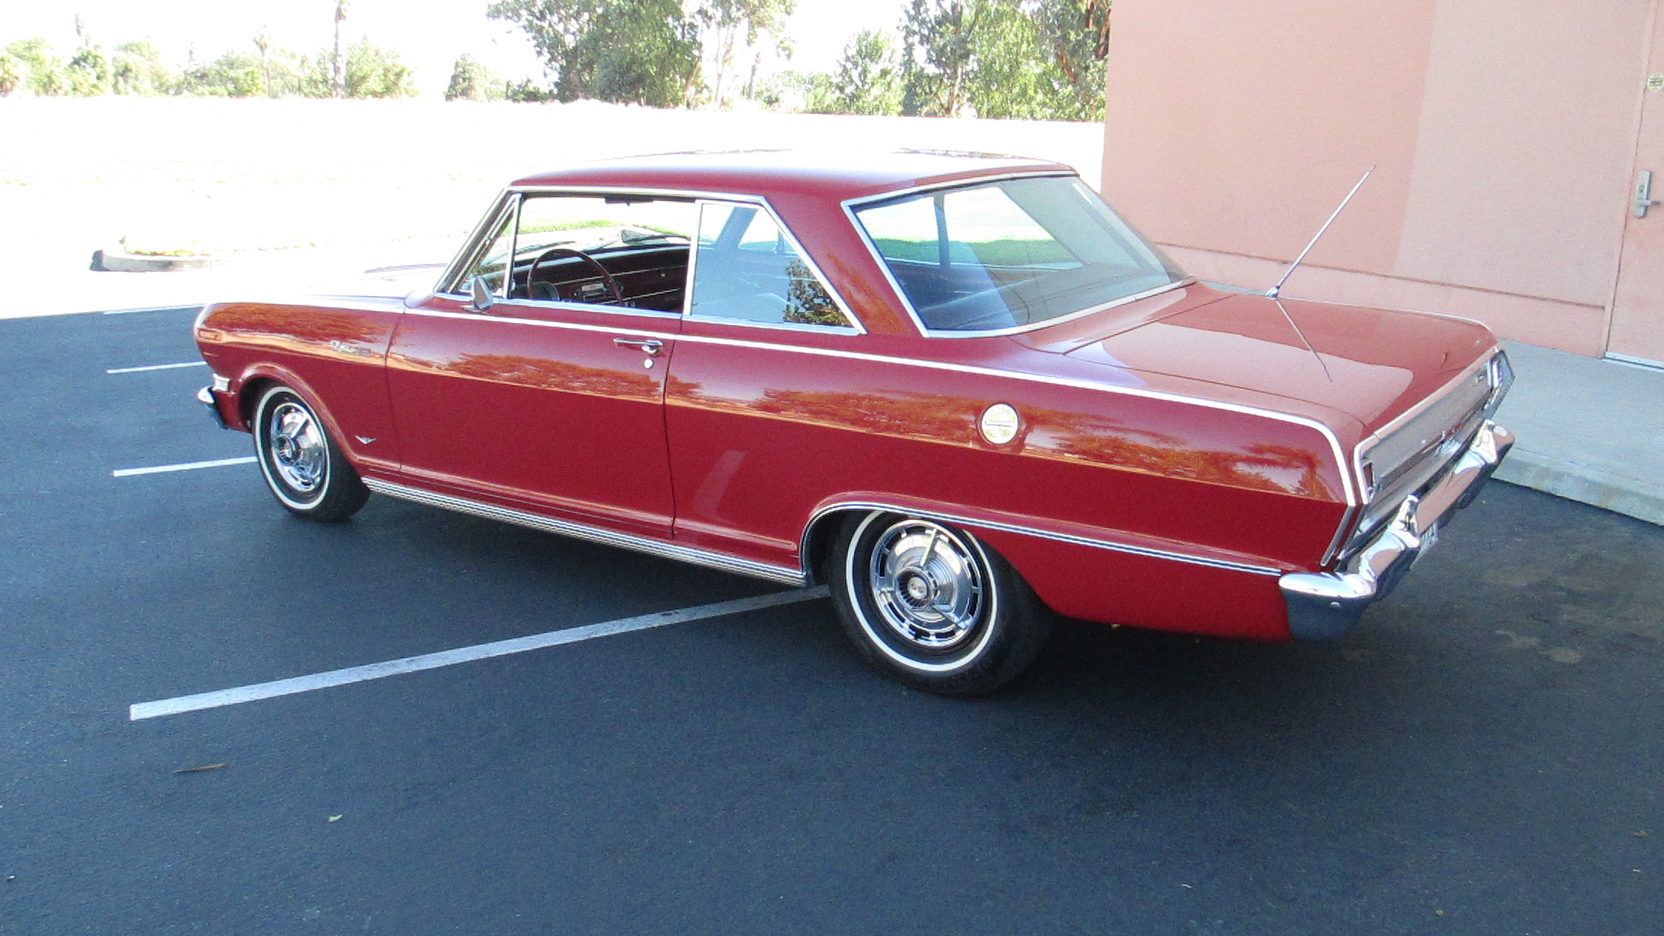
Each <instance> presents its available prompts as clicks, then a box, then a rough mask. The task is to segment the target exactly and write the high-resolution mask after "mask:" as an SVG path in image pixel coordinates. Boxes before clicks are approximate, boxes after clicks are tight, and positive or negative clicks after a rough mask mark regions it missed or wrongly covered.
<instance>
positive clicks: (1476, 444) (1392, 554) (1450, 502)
mask: <svg viewBox="0 0 1664 936" xmlns="http://www.w3.org/2000/svg"><path fill="white" fill-rule="evenodd" d="M1513 445H1514V434H1513V433H1512V432H1509V431H1508V430H1507V429H1504V428H1503V427H1501V426H1499V425H1497V424H1496V423H1494V422H1492V421H1490V420H1486V421H1485V423H1484V425H1482V426H1480V427H1479V432H1478V433H1477V434H1476V435H1475V436H1474V438H1473V442H1472V443H1471V444H1470V445H1469V446H1468V448H1467V451H1465V452H1463V453H1462V454H1461V455H1460V456H1458V457H1457V458H1456V459H1455V460H1454V461H1452V462H1451V463H1450V466H1449V467H1448V468H1446V469H1445V471H1444V473H1443V474H1441V475H1440V476H1439V477H1438V478H1436V479H1435V480H1434V481H1433V482H1432V483H1431V484H1430V485H1428V487H1427V488H1425V489H1424V490H1423V491H1422V492H1421V493H1420V494H1418V495H1412V496H1411V497H1409V498H1406V499H1405V501H1404V504H1403V506H1401V507H1400V508H1399V509H1398V513H1396V514H1394V515H1393V518H1392V519H1391V520H1389V521H1387V522H1386V523H1385V524H1383V525H1382V528H1381V531H1380V532H1379V533H1377V534H1375V536H1374V537H1372V538H1371V539H1370V541H1369V542H1368V543H1366V544H1365V545H1364V546H1363V547H1362V548H1361V549H1359V550H1358V551H1357V552H1356V553H1354V554H1353V555H1352V557H1351V559H1349V560H1347V561H1346V563H1345V565H1344V566H1343V567H1342V568H1341V569H1339V570H1336V571H1334V572H1291V573H1289V574H1287V575H1284V576H1283V577H1282V578H1280V579H1278V581H1277V583H1278V585H1279V586H1280V587H1281V588H1282V590H1283V600H1284V601H1285V602H1286V603H1287V605H1288V630H1289V634H1290V636H1292V637H1294V639H1296V640H1335V639H1338V638H1340V637H1343V636H1345V635H1346V633H1347V632H1348V631H1350V630H1351V629H1352V628H1353V626H1354V625H1356V624H1357V623H1358V618H1359V617H1360V616H1362V615H1363V613H1364V609H1365V608H1367V607H1369V605H1370V604H1372V603H1373V602H1376V601H1379V600H1380V599H1382V598H1385V597H1386V596H1387V594H1388V593H1389V592H1391V591H1392V590H1393V588H1394V587H1396V586H1397V585H1398V583H1399V582H1400V581H1402V580H1403V578H1404V575H1405V573H1407V572H1409V571H1410V567H1411V566H1413V565H1415V563H1416V560H1418V559H1420V558H1421V555H1422V553H1423V552H1425V551H1426V549H1427V548H1428V547H1429V546H1432V545H1433V542H1434V541H1435V540H1436V539H1437V538H1438V532H1439V529H1440V528H1441V527H1442V526H1443V525H1444V523H1445V522H1446V521H1447V520H1448V519H1449V518H1450V516H1451V514H1454V513H1455V512H1456V511H1458V510H1461V509H1462V508H1463V507H1466V506H1467V505H1468V504H1471V503H1473V499H1474V497H1476V496H1477V495H1478V494H1479V489H1480V488H1482V487H1484V486H1485V482H1486V481H1488V480H1490V477H1491V473H1492V472H1494V471H1496V466H1497V465H1499V464H1501V462H1502V459H1503V457H1504V456H1505V455H1507V454H1508V450H1509V449H1510V448H1512V447H1513Z"/></svg>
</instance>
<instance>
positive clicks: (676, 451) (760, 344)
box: [665, 198, 894, 565]
mask: <svg viewBox="0 0 1664 936" xmlns="http://www.w3.org/2000/svg"><path fill="white" fill-rule="evenodd" d="M700 208H701V215H700V222H699V235H698V239H697V242H696V247H695V256H694V262H693V267H694V269H693V275H692V280H693V282H692V285H691V290H692V295H691V298H690V301H689V303H688V314H687V316H686V318H685V320H684V321H683V328H682V332H681V336H682V342H681V349H680V350H679V351H678V352H677V357H676V360H675V362H674V364H673V366H672V370H673V373H672V374H671V379H670V389H669V394H668V397H667V399H666V408H665V423H666V426H667V428H668V431H669V437H670V445H671V456H672V471H671V474H672V477H673V479H674V481H675V487H676V541H677V542H678V543H680V544H684V545H687V546H690V547H694V548H701V549H710V550H714V551H717V552H722V553H726V554H730V555H737V556H740V557H743V558H746V559H750V560H753V561H757V562H762V563H767V564H771V565H781V564H787V563H793V564H794V563H795V562H796V559H797V551H798V536H799V534H800V533H802V530H803V520H804V518H806V517H807V516H808V515H809V513H810V512H811V511H812V510H813V509H814V507H815V506H816V504H817V503H818V501H819V500H820V499H821V498H822V497H824V492H825V490H826V488H827V487H828V486H830V485H831V484H833V483H834V482H832V481H829V479H832V478H837V477H840V476H850V475H857V476H858V475H859V473H860V471H861V468H860V466H861V465H862V464H864V463H865V462H866V460H867V457H868V456H867V453H868V452H870V451H871V450H872V446H871V445H870V444H864V443H863V441H862V438H863V437H862V433H861V429H860V427H859V426H857V425H855V424H856V423H857V422H858V420H859V411H860V410H861V409H862V407H863V405H864V404H863V402H862V401H863V400H864V399H865V398H866V396H865V393H864V391H863V389H861V388H864V387H869V386H876V385H878V384H876V383H875V381H876V378H874V377H873V376H872V374H871V371H872V370H873V369H874V367H875V365H870V364H867V363H864V362H860V361H857V360H853V359H847V358H843V357H842V356H841V355H842V354H843V353H845V352H854V351H857V350H858V349H859V348H860V347H861V346H862V344H861V336H862V335H863V334H864V333H863V331H862V329H861V326H860V323H859V322H858V321H856V319H855V317H854V316H853V315H852V314H851V313H850V312H849V310H848V307H847V306H846V305H845V304H844V303H843V302H842V300H841V299H839V298H838V297H837V295H836V293H835V292H833V291H832V290H831V289H830V288H829V287H828V285H827V283H826V279H825V277H824V276H822V275H821V274H820V272H819V270H818V269H817V268H816V267H815V266H814V264H813V262H812V261H811V260H810V259H809V257H808V255H807V254H806V253H805V252H804V251H803V250H802V247H801V246H800V245H799V244H798V243H797V241H796V240H795V239H794V238H793V237H792V236H791V233H790V232H789V231H788V230H787V229H786V228H785V227H784V225H783V224H781V223H780V222H779V219H778V217H777V216H775V215H774V213H773V212H772V210H770V208H769V207H768V206H767V205H766V204H764V203H762V202H760V201H729V200H723V199H715V198H712V199H706V200H704V201H702V202H701V205H700ZM876 367H879V368H882V367H885V365H876ZM890 370H892V371H893V370H894V368H890Z"/></svg>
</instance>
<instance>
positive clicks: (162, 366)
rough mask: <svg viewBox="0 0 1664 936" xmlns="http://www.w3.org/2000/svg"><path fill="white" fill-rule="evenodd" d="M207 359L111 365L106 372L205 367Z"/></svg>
mask: <svg viewBox="0 0 1664 936" xmlns="http://www.w3.org/2000/svg"><path fill="white" fill-rule="evenodd" d="M207 366H208V362H207V361H186V362H185V363H183V364H146V365H144V366H143V367H112V368H110V369H109V370H107V371H105V372H104V373H106V374H137V373H140V372H142V371H153V370H175V369H177V368H180V367H207Z"/></svg>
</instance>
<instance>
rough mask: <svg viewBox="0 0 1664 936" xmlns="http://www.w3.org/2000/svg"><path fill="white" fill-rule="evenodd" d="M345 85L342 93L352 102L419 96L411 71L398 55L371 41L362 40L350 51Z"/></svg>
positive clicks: (348, 52) (348, 50)
mask: <svg viewBox="0 0 1664 936" xmlns="http://www.w3.org/2000/svg"><path fill="white" fill-rule="evenodd" d="M343 82H344V84H343V90H344V91H345V92H346V95H347V97H350V98H396V97H414V96H415V94H416V88H415V87H414V86H413V85H412V84H411V83H410V69H409V68H407V67H406V66H405V65H404V63H403V62H400V61H399V54H398V53H397V52H394V51H393V50H392V49H384V48H382V47H381V46H378V45H376V44H375V43H373V42H371V41H370V40H368V39H360V40H358V41H357V42H355V43H353V44H352V47H351V48H349V49H347V70H346V75H345V76H344V78H343Z"/></svg>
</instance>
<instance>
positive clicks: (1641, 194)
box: [1630, 169, 1658, 218]
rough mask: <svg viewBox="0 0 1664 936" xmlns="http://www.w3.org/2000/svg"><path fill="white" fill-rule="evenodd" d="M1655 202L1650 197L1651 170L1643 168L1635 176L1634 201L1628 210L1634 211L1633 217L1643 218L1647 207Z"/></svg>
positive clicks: (1655, 202)
mask: <svg viewBox="0 0 1664 936" xmlns="http://www.w3.org/2000/svg"><path fill="white" fill-rule="evenodd" d="M1656 204H1658V202H1657V201H1656V200H1655V199H1654V198H1653V197H1652V170H1651V169H1643V170H1642V171H1641V172H1639V173H1637V174H1636V176H1635V201H1634V203H1633V204H1632V205H1631V207H1630V210H1631V211H1633V212H1634V214H1635V217H1637V218H1645V217H1646V216H1647V209H1649V208H1651V207H1652V206H1654V205H1656Z"/></svg>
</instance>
